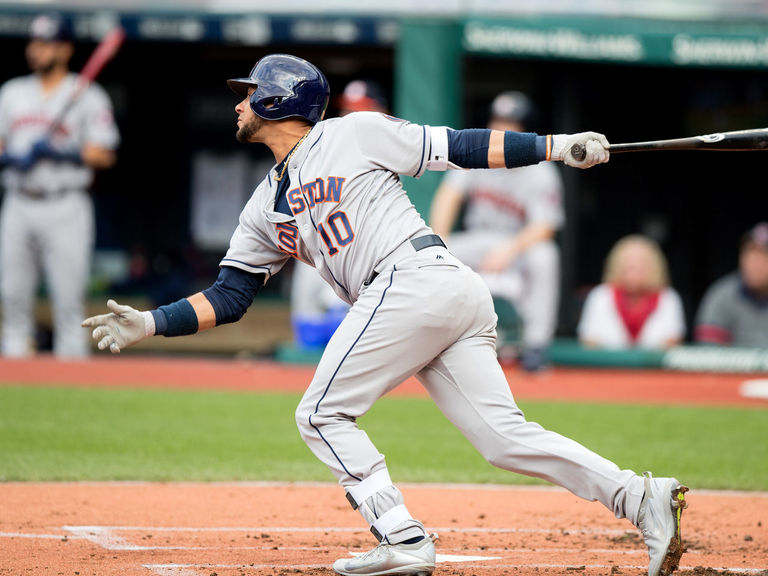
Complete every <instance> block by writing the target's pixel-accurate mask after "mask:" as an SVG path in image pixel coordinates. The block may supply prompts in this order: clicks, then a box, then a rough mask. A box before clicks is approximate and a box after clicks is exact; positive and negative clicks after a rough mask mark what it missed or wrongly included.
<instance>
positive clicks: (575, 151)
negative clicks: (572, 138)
mask: <svg viewBox="0 0 768 576" xmlns="http://www.w3.org/2000/svg"><path fill="white" fill-rule="evenodd" d="M571 156H573V158H574V160H577V161H579V162H581V161H582V160H584V158H586V157H587V149H586V147H584V146H582V145H581V144H574V145H573V146H571Z"/></svg>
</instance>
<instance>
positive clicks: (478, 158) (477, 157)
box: [448, 128, 491, 168]
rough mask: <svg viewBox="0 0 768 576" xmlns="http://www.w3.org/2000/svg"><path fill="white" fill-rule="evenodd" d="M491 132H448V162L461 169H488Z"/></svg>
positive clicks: (473, 130)
mask: <svg viewBox="0 0 768 576" xmlns="http://www.w3.org/2000/svg"><path fill="white" fill-rule="evenodd" d="M490 140H491V131H490V130H487V129H484V128H470V129H469V130H448V161H449V162H451V163H452V164H456V166H461V167H462V168H488V142H489V141H490Z"/></svg>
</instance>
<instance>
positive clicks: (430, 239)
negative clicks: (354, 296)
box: [363, 234, 445, 286]
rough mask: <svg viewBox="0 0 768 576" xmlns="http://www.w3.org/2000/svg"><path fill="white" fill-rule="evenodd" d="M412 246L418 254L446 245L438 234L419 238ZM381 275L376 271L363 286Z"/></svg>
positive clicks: (412, 242) (414, 239)
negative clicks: (421, 251) (426, 249)
mask: <svg viewBox="0 0 768 576" xmlns="http://www.w3.org/2000/svg"><path fill="white" fill-rule="evenodd" d="M410 243H411V246H413V249H414V250H415V251H416V252H418V251H419V250H424V249H425V248H431V247H432V246H442V247H443V248H445V243H444V242H443V239H442V238H440V236H438V235H437V234H427V235H426V236H419V237H418V238H413V239H412V240H410ZM378 275H379V273H378V272H377V271H376V270H374V271H373V272H372V273H371V275H370V276H369V277H368V280H366V281H365V283H364V284H363V285H364V286H368V285H369V284H370V283H371V282H373V281H374V280H375V279H376V276H378Z"/></svg>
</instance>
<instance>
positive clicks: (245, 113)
mask: <svg viewBox="0 0 768 576" xmlns="http://www.w3.org/2000/svg"><path fill="white" fill-rule="evenodd" d="M253 91H254V89H253V88H251V89H249V90H248V96H246V97H245V98H243V99H242V100H241V101H240V103H239V104H238V105H237V106H235V112H237V133H236V134H235V138H237V141H238V142H243V143H248V142H258V141H259V140H258V134H259V132H260V131H261V128H262V127H263V126H264V120H262V119H261V118H259V117H258V116H256V114H254V113H253V110H251V104H250V102H249V99H250V96H251V94H253Z"/></svg>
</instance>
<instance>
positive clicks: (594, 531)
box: [62, 526, 637, 536]
mask: <svg viewBox="0 0 768 576" xmlns="http://www.w3.org/2000/svg"><path fill="white" fill-rule="evenodd" d="M62 529H63V530H68V531H71V532H73V533H77V534H82V533H88V532H93V533H97V532H253V533H264V532H267V533H269V532H279V533H282V532H302V533H318V532H337V533H352V534H354V533H360V534H363V533H367V532H368V529H367V528H364V527H362V526H361V527H352V526H350V527H339V526H196V527H195V526H62ZM430 531H433V532H437V533H441V532H443V533H454V534H473V533H477V534H558V535H563V536H564V535H567V534H586V535H590V536H592V535H597V536H622V535H624V534H635V533H637V530H634V529H615V528H575V529H567V530H566V529H557V528H483V527H459V526H443V527H430Z"/></svg>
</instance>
